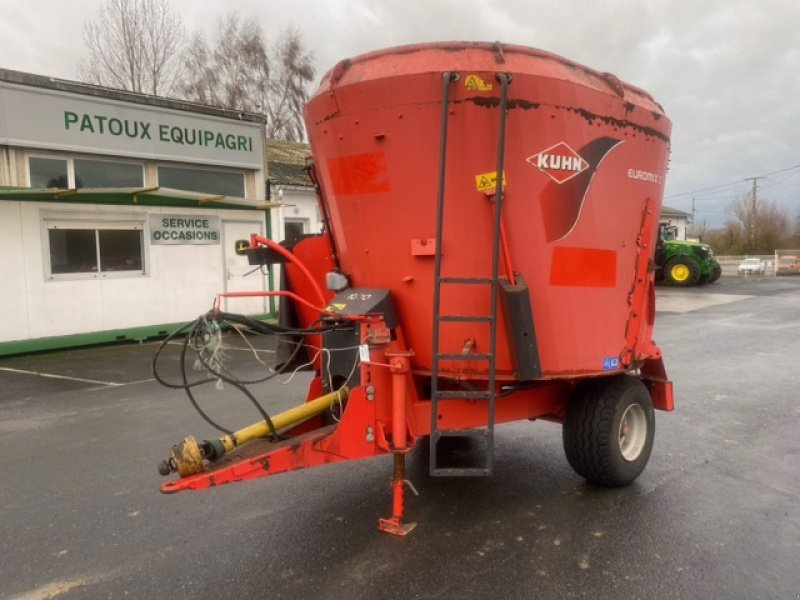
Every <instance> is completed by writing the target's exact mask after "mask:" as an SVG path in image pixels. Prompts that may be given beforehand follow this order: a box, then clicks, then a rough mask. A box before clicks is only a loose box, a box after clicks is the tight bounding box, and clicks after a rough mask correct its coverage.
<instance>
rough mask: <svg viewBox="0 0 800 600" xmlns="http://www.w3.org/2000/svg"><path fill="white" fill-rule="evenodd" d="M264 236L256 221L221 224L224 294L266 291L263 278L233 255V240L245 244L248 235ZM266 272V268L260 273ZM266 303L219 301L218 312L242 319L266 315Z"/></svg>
mask: <svg viewBox="0 0 800 600" xmlns="http://www.w3.org/2000/svg"><path fill="white" fill-rule="evenodd" d="M253 233H257V234H259V235H263V234H264V223H262V222H259V221H223V222H222V248H223V250H222V252H223V256H224V260H225V275H224V276H225V284H224V287H225V291H226V292H259V291H264V290H266V289H268V288H267V276H265V275H264V273H262V271H261V269H259V268H258V267H257V266H254V265H251V264H250V263H249V262H248V261H247V257H246V256H239V255H237V254H236V240H249V239H250V235H251V234H253ZM264 272H266V268H265V269H264ZM268 305H269V304H268V301H267V299H266V298H265V297H260V298H258V297H256V298H223V304H222V309H223V310H225V311H227V312H232V313H238V314H244V315H263V314H266V313H267V312H268V311H267V306H268Z"/></svg>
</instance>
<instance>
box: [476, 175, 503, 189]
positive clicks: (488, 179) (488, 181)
mask: <svg viewBox="0 0 800 600" xmlns="http://www.w3.org/2000/svg"><path fill="white" fill-rule="evenodd" d="M475 187H476V188H478V191H479V192H485V191H486V190H493V189H495V188H497V171H492V172H491V173H481V174H480V175H475ZM503 187H506V172H505V171H503Z"/></svg>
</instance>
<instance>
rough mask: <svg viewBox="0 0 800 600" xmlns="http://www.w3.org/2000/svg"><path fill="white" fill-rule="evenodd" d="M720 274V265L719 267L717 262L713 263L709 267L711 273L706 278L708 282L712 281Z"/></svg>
mask: <svg viewBox="0 0 800 600" xmlns="http://www.w3.org/2000/svg"><path fill="white" fill-rule="evenodd" d="M720 275H722V267H720V266H719V265H718V264H715V265H714V266H713V267H711V275H710V276H709V278H708V283H714V282H715V281H716V280H717V279H719V278H720Z"/></svg>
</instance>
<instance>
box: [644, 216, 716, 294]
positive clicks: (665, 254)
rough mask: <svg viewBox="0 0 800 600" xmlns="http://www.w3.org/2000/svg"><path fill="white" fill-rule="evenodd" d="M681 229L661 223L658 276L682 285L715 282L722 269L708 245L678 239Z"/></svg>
mask: <svg viewBox="0 0 800 600" xmlns="http://www.w3.org/2000/svg"><path fill="white" fill-rule="evenodd" d="M677 234H678V228H677V227H675V226H674V225H670V224H668V223H661V224H660V225H659V228H658V246H656V255H655V261H656V279H657V280H660V281H664V282H665V283H669V284H670V285H676V286H681V287H689V286H692V285H703V284H705V283H714V282H715V281H716V280H717V279H719V276H720V275H721V274H722V269H721V268H720V266H719V263H718V262H717V259H716V258H714V251H713V250H712V249H711V246H709V245H708V244H701V243H700V242H687V241H686V240H679V239H676V238H677Z"/></svg>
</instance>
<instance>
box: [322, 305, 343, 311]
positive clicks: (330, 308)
mask: <svg viewBox="0 0 800 600" xmlns="http://www.w3.org/2000/svg"><path fill="white" fill-rule="evenodd" d="M345 308H347V304H339V303H335V304H331V305H330V306H328V307H327V308H326V309H325V310H327V311H328V312H336V311H339V312H341V311H343V310H344V309H345Z"/></svg>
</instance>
